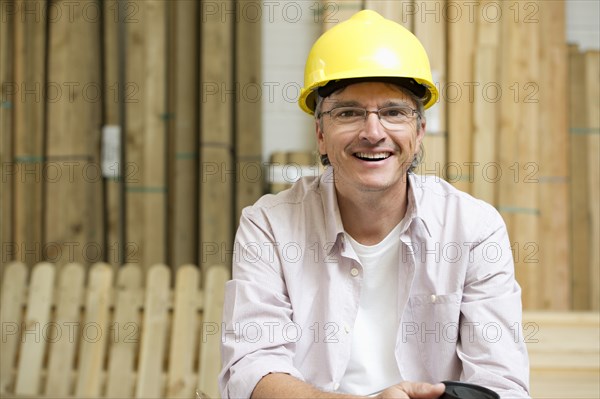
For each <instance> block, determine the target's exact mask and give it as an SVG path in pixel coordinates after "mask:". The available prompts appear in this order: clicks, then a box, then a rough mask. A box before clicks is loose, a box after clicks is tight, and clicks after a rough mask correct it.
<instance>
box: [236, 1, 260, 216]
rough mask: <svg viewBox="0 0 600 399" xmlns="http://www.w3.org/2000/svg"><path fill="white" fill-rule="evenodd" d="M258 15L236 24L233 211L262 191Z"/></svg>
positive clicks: (251, 4) (250, 4)
mask: <svg viewBox="0 0 600 399" xmlns="http://www.w3.org/2000/svg"><path fill="white" fill-rule="evenodd" d="M261 4H262V3H261V2H260V1H254V0H252V1H248V0H236V7H237V8H238V9H241V8H242V7H245V8H244V9H245V10H252V9H254V10H260V9H261ZM259 21H260V18H257V19H253V18H251V16H250V15H247V16H246V17H244V18H241V19H240V20H239V22H238V23H237V24H236V30H235V32H236V37H235V40H236V44H235V50H236V54H235V57H236V62H235V74H236V77H235V83H236V88H237V90H238V91H239V95H238V99H239V100H238V101H236V102H235V110H236V117H235V123H236V126H235V154H236V159H235V166H236V176H237V178H236V185H235V193H236V194H235V198H236V215H235V220H236V221H237V220H239V218H240V216H241V212H242V209H243V208H245V207H246V206H248V205H252V204H253V203H254V202H255V201H256V200H257V199H258V198H259V197H260V196H261V195H262V194H263V184H262V180H263V179H262V177H263V173H262V123H261V118H260V117H258V115H260V114H261V109H262V107H261V93H262V87H261V83H262V77H261V58H262V51H261V48H262V45H261V43H262V37H261V24H260V22H259Z"/></svg>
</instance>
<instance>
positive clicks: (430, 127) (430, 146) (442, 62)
mask: <svg viewBox="0 0 600 399" xmlns="http://www.w3.org/2000/svg"><path fill="white" fill-rule="evenodd" d="M445 6H446V0H436V1H429V2H427V3H424V2H423V3H420V4H415V3H413V4H412V11H411V14H412V16H413V32H414V34H415V36H417V37H418V38H419V40H420V41H421V44H423V47H425V51H426V52H427V55H428V57H429V63H430V65H431V73H432V75H433V80H434V83H435V84H436V86H437V87H438V89H439V88H441V87H445V86H446V70H447V67H446V58H447V56H446V40H447V29H448V27H447V20H446V19H445V18H441V17H440V16H441V10H443V8H444V7H445ZM403 8H404V9H405V12H408V10H411V8H410V7H408V6H407V5H404V6H403ZM428 10H431V11H434V12H433V13H429V12H428ZM426 118H427V128H426V136H425V139H424V141H423V146H424V148H425V158H424V159H423V161H422V164H421V165H420V167H419V168H418V169H417V173H420V174H425V175H431V174H433V175H436V176H438V177H442V176H443V173H442V170H443V169H444V167H445V165H446V159H447V156H446V141H447V140H446V136H447V130H448V129H447V124H446V103H445V102H444V101H441V100H440V101H438V103H437V104H435V105H434V107H433V108H430V109H429V110H428V111H427V112H426Z"/></svg>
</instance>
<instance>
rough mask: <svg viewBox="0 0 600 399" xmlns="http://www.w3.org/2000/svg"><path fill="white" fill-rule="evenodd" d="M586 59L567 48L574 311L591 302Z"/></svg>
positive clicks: (574, 48) (576, 48)
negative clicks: (583, 99) (583, 104)
mask: <svg viewBox="0 0 600 399" xmlns="http://www.w3.org/2000/svg"><path fill="white" fill-rule="evenodd" d="M585 70H586V68H585V56H584V54H583V53H581V52H580V51H579V48H578V47H577V46H576V45H572V46H569V128H570V132H571V134H570V179H571V197H570V204H571V206H570V210H571V217H570V219H571V226H570V227H571V228H570V244H571V264H572V271H571V272H572V287H573V289H572V295H573V298H572V303H573V309H574V310H589V309H591V308H592V303H591V298H592V297H591V288H592V284H591V280H590V255H591V252H590V251H591V249H590V248H591V242H590V234H589V231H590V229H591V220H590V218H589V211H588V210H589V209H590V203H589V200H590V196H589V187H588V174H589V173H590V171H589V170H588V160H587V156H582V154H586V153H587V150H588V145H587V141H588V136H587V134H582V133H584V132H586V131H587V121H588V117H587V112H588V108H587V107H584V106H582V104H581V99H582V98H585V97H586V93H587V90H586V80H585V79H581V76H586V72H585Z"/></svg>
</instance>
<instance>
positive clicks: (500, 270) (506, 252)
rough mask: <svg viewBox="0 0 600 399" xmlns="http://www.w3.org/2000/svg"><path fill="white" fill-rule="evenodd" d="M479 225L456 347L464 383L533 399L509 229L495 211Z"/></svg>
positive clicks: (490, 208)
mask: <svg viewBox="0 0 600 399" xmlns="http://www.w3.org/2000/svg"><path fill="white" fill-rule="evenodd" d="M486 207H488V206H487V205H486ZM479 226H481V229H480V233H479V238H478V240H476V242H474V243H473V244H472V246H471V253H470V256H471V257H470V259H469V261H470V262H469V268H468V271H467V275H466V281H465V286H464V291H463V299H462V305H461V322H460V328H461V339H460V342H459V344H458V348H457V352H458V356H459V358H460V359H461V361H462V364H463V371H462V375H461V380H463V381H465V382H471V383H474V384H479V385H483V386H486V387H489V388H491V389H493V390H495V391H496V392H498V394H500V396H501V397H502V398H511V399H512V398H529V393H528V390H529V360H528V355H527V349H526V347H525V343H524V341H523V336H522V333H521V320H522V304H521V288H520V287H519V285H518V283H517V281H516V279H515V274H514V261H513V256H512V251H511V247H510V242H509V239H508V233H507V230H506V226H505V224H504V221H503V220H502V218H501V216H500V214H499V213H498V212H497V211H496V210H495V209H494V208H492V207H491V206H489V217H488V218H487V220H485V219H482V223H481V224H480V225H479Z"/></svg>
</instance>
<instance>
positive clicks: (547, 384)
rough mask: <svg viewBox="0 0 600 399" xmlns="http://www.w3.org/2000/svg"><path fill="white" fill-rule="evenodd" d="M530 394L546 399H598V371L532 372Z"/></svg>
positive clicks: (599, 386)
mask: <svg viewBox="0 0 600 399" xmlns="http://www.w3.org/2000/svg"><path fill="white" fill-rule="evenodd" d="M530 381H531V382H530V393H531V396H532V397H533V398H544V399H564V398H577V399H596V398H598V397H600V380H599V379H598V372H597V371H589V370H583V371H582V370H535V369H534V370H531V373H530Z"/></svg>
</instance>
